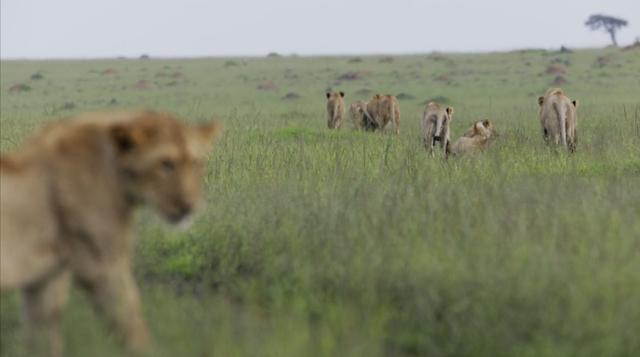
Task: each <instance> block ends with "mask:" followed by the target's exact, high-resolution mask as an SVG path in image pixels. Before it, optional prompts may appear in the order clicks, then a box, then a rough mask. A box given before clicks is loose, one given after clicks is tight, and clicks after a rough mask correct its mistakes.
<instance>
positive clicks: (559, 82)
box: [551, 75, 569, 86]
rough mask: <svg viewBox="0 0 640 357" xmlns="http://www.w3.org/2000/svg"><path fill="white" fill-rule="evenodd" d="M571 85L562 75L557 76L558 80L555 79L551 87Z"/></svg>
mask: <svg viewBox="0 0 640 357" xmlns="http://www.w3.org/2000/svg"><path fill="white" fill-rule="evenodd" d="M567 83H569V81H568V80H567V79H566V78H565V77H564V76H562V75H558V76H556V78H554V79H553V81H552V82H551V85H554V86H561V85H565V84H567Z"/></svg>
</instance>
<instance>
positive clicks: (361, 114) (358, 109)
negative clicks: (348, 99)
mask: <svg viewBox="0 0 640 357" xmlns="http://www.w3.org/2000/svg"><path fill="white" fill-rule="evenodd" d="M366 110H367V102H366V101H364V100H357V101H355V102H353V103H351V105H350V106H349V115H350V117H351V122H352V123H353V127H354V128H355V129H365V130H366V129H368V128H367V124H368V120H367V117H366V116H365V111H366Z"/></svg>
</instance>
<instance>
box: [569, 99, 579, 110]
mask: <svg viewBox="0 0 640 357" xmlns="http://www.w3.org/2000/svg"><path fill="white" fill-rule="evenodd" d="M571 103H573V107H574V108H577V107H578V101H577V100H572V101H571Z"/></svg>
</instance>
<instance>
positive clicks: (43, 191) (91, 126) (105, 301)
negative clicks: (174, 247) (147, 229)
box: [0, 111, 220, 356]
mask: <svg viewBox="0 0 640 357" xmlns="http://www.w3.org/2000/svg"><path fill="white" fill-rule="evenodd" d="M219 131H220V129H219V125H218V124H216V122H210V123H206V124H200V125H197V126H193V127H188V126H186V125H184V124H183V123H182V122H181V121H179V120H178V119H177V118H175V117H174V116H173V115H171V114H166V113H159V112H153V111H133V112H122V113H89V114H84V115H80V116H78V117H75V118H70V119H64V120H61V121H57V122H54V123H53V124H49V125H48V126H45V128H44V129H42V130H41V131H40V132H39V133H38V134H36V135H35V136H34V137H32V138H31V139H29V140H27V141H26V142H25V143H24V144H23V146H22V147H21V148H20V149H18V150H17V151H15V152H13V153H8V154H6V153H3V154H1V155H0V177H1V178H2V180H1V181H0V189H1V191H2V195H1V196H0V208H1V209H0V233H1V234H0V258H1V259H0V290H1V291H2V292H5V291H12V290H19V291H20V292H21V300H22V303H23V305H24V310H25V320H26V321H25V322H26V328H27V333H28V342H29V343H28V345H29V346H30V348H32V349H33V350H34V351H33V352H34V354H35V355H46V354H49V355H54V356H59V355H61V354H62V347H63V346H62V337H61V332H60V317H61V316H60V315H61V312H62V309H63V307H64V305H65V303H66V300H67V291H68V289H69V285H70V284H71V281H74V282H76V283H77V285H78V286H79V287H80V288H81V289H82V290H83V291H84V292H85V293H86V294H87V295H88V296H89V298H90V300H91V302H92V303H93V304H94V305H95V307H96V310H97V311H98V312H99V313H100V314H101V315H103V317H104V318H105V319H106V320H107V321H108V322H109V325H110V327H111V328H112V329H113V330H114V331H116V333H117V334H118V335H119V336H120V337H121V338H122V339H123V340H124V341H123V342H124V344H125V345H126V347H127V348H128V349H129V350H131V351H141V350H144V349H146V347H147V346H148V344H149V336H148V332H147V327H146V325H145V322H144V319H143V317H142V314H141V310H140V297H139V294H138V288H137V286H136V283H135V281H134V278H133V275H132V272H131V264H132V262H131V256H132V240H133V227H132V214H133V211H134V208H135V207H137V206H140V205H147V206H150V207H152V208H154V209H155V210H156V211H158V212H159V214H160V215H161V216H163V217H164V218H166V219H167V220H168V221H169V222H171V223H179V222H182V221H184V220H185V219H186V218H187V217H188V216H189V215H190V214H191V213H192V212H193V211H194V209H195V208H196V206H197V204H198V202H199V201H200V197H201V176H202V170H203V166H204V159H205V156H206V155H207V153H208V152H209V151H210V146H211V144H212V142H213V139H214V137H215V136H216V135H217V134H218V133H219Z"/></svg>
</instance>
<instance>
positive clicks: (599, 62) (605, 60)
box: [593, 56, 611, 68]
mask: <svg viewBox="0 0 640 357" xmlns="http://www.w3.org/2000/svg"><path fill="white" fill-rule="evenodd" d="M610 63H611V58H609V57H607V56H600V57H598V58H596V61H595V62H594V63H593V66H594V67H597V68H602V67H606V66H607V65H608V64H610Z"/></svg>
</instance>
